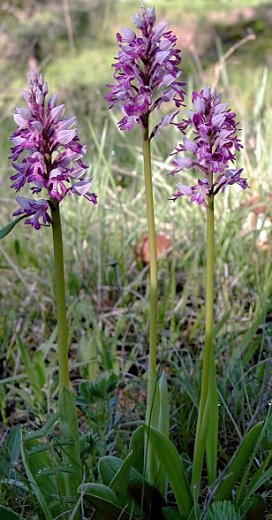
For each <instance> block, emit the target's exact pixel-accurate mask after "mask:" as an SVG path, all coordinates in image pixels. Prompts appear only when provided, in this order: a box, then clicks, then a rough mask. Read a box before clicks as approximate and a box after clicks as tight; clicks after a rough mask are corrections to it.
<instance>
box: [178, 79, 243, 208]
mask: <svg viewBox="0 0 272 520" xmlns="http://www.w3.org/2000/svg"><path fill="white" fill-rule="evenodd" d="M221 97H222V96H221V94H217V93H216V91H215V90H214V91H211V90H210V89H209V88H207V87H206V88H204V89H203V90H201V91H200V92H199V93H198V92H193V95H192V102H193V106H194V110H193V111H190V114H189V116H190V117H189V119H187V120H184V121H183V123H180V124H177V125H176V126H177V127H178V128H179V129H180V130H181V132H182V133H183V134H185V132H186V130H187V128H191V129H192V131H193V134H194V135H195V137H194V139H187V137H185V136H184V137H183V142H182V144H180V145H179V146H178V147H177V148H176V151H175V154H174V155H175V158H174V160H173V165H174V170H173V171H172V172H171V174H175V173H177V172H180V171H182V170H184V169H187V168H191V167H194V168H195V169H197V170H198V171H200V172H202V173H204V175H205V179H204V180H201V179H198V184H197V185H194V186H191V187H189V186H184V185H182V184H178V185H177V188H178V191H177V192H176V193H175V194H174V196H173V200H176V199H177V198H179V197H183V196H184V195H187V196H189V197H190V200H191V202H197V203H198V204H203V205H206V198H207V196H210V195H212V194H213V195H216V194H217V193H218V192H219V191H220V190H221V191H222V192H224V191H225V189H226V187H227V186H231V185H233V184H238V185H239V186H240V187H241V188H242V189H243V190H244V189H246V188H248V183H247V180H246V179H245V178H244V177H241V174H242V171H243V169H242V168H240V169H239V170H234V169H229V163H233V162H234V160H235V152H236V151H239V150H240V149H241V148H242V145H241V142H240V139H238V137H237V130H238V129H237V125H238V123H236V121H235V116H236V114H235V113H234V112H231V110H230V109H229V108H228V106H227V105H226V104H225V103H221ZM180 152H186V156H184V155H183V156H181V155H180ZM187 154H189V155H187Z"/></svg>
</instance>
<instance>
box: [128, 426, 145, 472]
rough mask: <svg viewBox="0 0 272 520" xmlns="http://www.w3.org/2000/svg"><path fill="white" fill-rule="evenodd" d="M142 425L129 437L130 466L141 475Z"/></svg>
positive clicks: (142, 452)
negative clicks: (131, 456) (131, 454)
mask: <svg viewBox="0 0 272 520" xmlns="http://www.w3.org/2000/svg"><path fill="white" fill-rule="evenodd" d="M144 431H145V430H144V426H143V425H141V426H139V427H138V428H137V429H136V430H135V431H134V432H133V434H132V436H131V439H130V445H129V451H133V460H132V466H133V468H135V469H136V470H137V471H139V473H140V474H141V475H143V471H144V441H145V438H144V436H145V433H144Z"/></svg>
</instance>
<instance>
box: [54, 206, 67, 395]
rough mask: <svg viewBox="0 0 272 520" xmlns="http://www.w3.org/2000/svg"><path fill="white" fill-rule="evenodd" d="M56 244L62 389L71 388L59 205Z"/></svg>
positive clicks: (56, 222) (56, 282)
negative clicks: (64, 387)
mask: <svg viewBox="0 0 272 520" xmlns="http://www.w3.org/2000/svg"><path fill="white" fill-rule="evenodd" d="M51 215H52V230H53V244H54V269H55V293H56V304H57V322H58V353H59V383H60V387H61V388H62V387H63V386H66V387H67V388H68V387H69V369H68V331H67V318H66V304H65V283H64V265H63V244H62V231H61V219H60V210H59V205H58V204H57V205H54V206H53V205H52V206H51Z"/></svg>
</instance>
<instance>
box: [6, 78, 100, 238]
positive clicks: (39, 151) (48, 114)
mask: <svg viewBox="0 0 272 520" xmlns="http://www.w3.org/2000/svg"><path fill="white" fill-rule="evenodd" d="M28 87H29V90H28V91H23V95H24V98H25V100H26V102H27V105H28V107H27V108H17V109H16V113H15V114H14V115H13V117H14V120H15V122H16V124H17V129H16V130H15V132H14V133H13V134H12V136H11V141H12V143H13V147H12V149H11V158H12V161H13V163H12V164H13V166H14V168H15V170H16V173H15V174H14V175H12V176H11V180H12V181H13V183H12V185H11V187H12V188H14V189H15V191H17V192H18V191H20V190H21V188H23V186H25V185H26V184H29V185H30V189H31V191H32V194H36V193H40V192H42V191H44V192H45V193H46V196H47V200H45V199H38V200H33V199H29V198H26V197H18V198H17V202H18V203H19V205H20V209H18V210H17V211H15V212H14V213H13V215H20V214H25V215H27V216H31V218H28V219H26V220H25V224H30V225H31V226H33V227H34V228H35V229H40V227H41V224H44V225H49V224H51V219H50V216H49V214H48V211H49V208H50V205H56V204H59V203H60V202H61V201H62V199H63V198H64V197H65V196H66V195H67V194H70V193H74V194H76V195H79V196H81V195H82V196H84V197H85V198H86V199H88V200H89V201H91V202H92V203H93V204H96V202H97V198H96V195H95V194H94V193H91V192H90V191H89V190H90V188H91V185H92V179H91V178H85V175H86V172H87V169H88V166H87V165H86V164H85V163H84V162H83V157H84V155H85V154H86V147H85V146H82V145H81V144H80V142H79V138H78V136H77V131H76V129H75V128H74V124H75V121H76V118H75V117H69V118H65V117H64V111H65V107H64V105H56V99H57V96H56V95H54V96H53V97H51V98H50V99H49V100H47V99H46V97H47V94H48V86H47V83H46V81H44V79H43V76H42V75H41V74H37V73H36V72H34V71H32V72H31V73H30V74H29V76H28ZM21 156H22V159H21V162H18V160H19V158H21ZM82 186H84V189H82Z"/></svg>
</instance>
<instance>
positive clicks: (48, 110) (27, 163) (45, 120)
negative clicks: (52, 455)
mask: <svg viewBox="0 0 272 520" xmlns="http://www.w3.org/2000/svg"><path fill="white" fill-rule="evenodd" d="M23 95H24V98H25V100H26V102H27V107H24V108H17V109H16V112H15V114H14V116H13V117H14V120H15V122H16V124H17V128H16V130H15V131H14V132H13V134H12V136H11V142H12V145H13V146H12V149H11V159H12V164H13V167H14V169H15V172H16V173H14V174H13V175H12V176H11V181H12V185H11V187H12V188H13V189H14V190H15V191H16V192H19V191H21V190H22V189H23V188H24V187H27V188H29V190H30V193H31V197H24V196H18V197H17V198H16V200H17V202H18V204H19V208H18V209H17V210H16V211H15V212H14V213H13V215H14V216H17V217H18V218H17V219H16V220H14V221H13V222H11V224H9V225H8V226H6V227H5V228H4V229H3V230H2V231H1V238H3V236H5V235H6V234H7V233H9V232H10V231H11V229H12V228H13V227H14V225H15V224H17V222H19V221H20V220H22V219H24V223H25V225H27V226H32V227H33V228H34V229H35V230H40V229H41V228H42V227H45V226H51V227H52V232H53V249H54V274H55V279H54V280H55V296H56V307H57V325H58V360H59V363H58V366H59V387H60V392H59V416H60V429H61V432H62V435H64V436H68V438H69V439H70V440H71V446H70V448H69V453H67V452H66V453H65V452H64V457H63V459H64V462H65V463H66V466H67V468H68V467H70V470H69V471H67V472H66V476H65V494H66V496H67V497H68V502H69V500H70V502H71V503H73V502H74V500H75V496H76V494H77V489H78V486H79V484H80V483H81V479H82V467H81V461H80V453H79V431H78V424H77V417H76V410H75V405H74V397H73V393H72V392H71V390H70V388H69V366H68V348H69V346H68V330H67V317H66V302H65V280H64V261H63V239H62V227H61V216H60V203H61V202H62V201H63V199H64V198H65V197H66V196H69V195H71V196H72V195H77V196H84V197H85V198H86V199H87V200H88V201H89V202H91V203H92V204H96V202H97V197H96V195H95V193H93V192H91V191H90V188H91V186H92V183H93V180H92V178H88V177H87V176H86V174H87V170H88V165H87V164H86V163H85V162H84V160H83V159H84V156H85V154H86V146H82V145H81V143H80V141H79V137H78V135H77V131H76V129H75V128H74V125H75V121H76V118H75V117H64V111H65V106H64V105H63V104H61V105H57V96H56V95H53V96H52V97H50V98H49V99H48V100H47V96H48V86H47V83H46V81H45V80H44V78H43V76H42V74H38V73H37V72H35V71H32V72H31V73H30V74H29V76H28V90H26V91H23ZM40 193H41V194H43V195H44V197H46V198H38V199H37V198H36V195H37V194H40ZM31 440H32V439H31V438H30V437H28V441H31ZM33 448H34V449H35V448H36V446H33ZM25 461H26V457H25ZM40 463H41V464H43V460H42V457H41V456H40ZM44 465H45V466H46V463H44ZM27 471H31V470H30V469H29V467H28V470H27ZM33 479H34V476H33ZM34 491H37V486H36V488H35V486H34ZM38 500H39V494H38ZM48 515H50V513H49V512H48Z"/></svg>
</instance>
